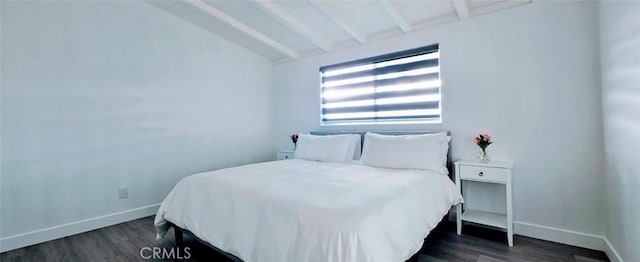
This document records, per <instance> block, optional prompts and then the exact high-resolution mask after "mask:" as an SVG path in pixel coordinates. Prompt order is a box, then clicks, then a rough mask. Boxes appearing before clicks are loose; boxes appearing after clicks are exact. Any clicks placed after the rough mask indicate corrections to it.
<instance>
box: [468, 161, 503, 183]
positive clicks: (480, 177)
mask: <svg viewBox="0 0 640 262" xmlns="http://www.w3.org/2000/svg"><path fill="white" fill-rule="evenodd" d="M460 179H465V180H477V181H489V182H495V183H503V184H504V183H507V170H506V169H504V168H495V167H482V166H464V165H463V166H460Z"/></svg>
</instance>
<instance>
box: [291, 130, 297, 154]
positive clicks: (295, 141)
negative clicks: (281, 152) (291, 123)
mask: <svg viewBox="0 0 640 262" xmlns="http://www.w3.org/2000/svg"><path fill="white" fill-rule="evenodd" d="M289 137H290V138H291V142H293V150H296V145H297V143H298V133H293V134H291V136H289Z"/></svg>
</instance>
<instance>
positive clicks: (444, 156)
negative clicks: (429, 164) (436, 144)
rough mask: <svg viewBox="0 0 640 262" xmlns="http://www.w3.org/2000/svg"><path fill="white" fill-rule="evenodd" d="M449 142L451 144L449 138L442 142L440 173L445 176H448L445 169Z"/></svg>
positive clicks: (447, 170)
mask: <svg viewBox="0 0 640 262" xmlns="http://www.w3.org/2000/svg"><path fill="white" fill-rule="evenodd" d="M449 142H451V136H447V137H446V138H445V139H444V140H443V141H442V152H441V153H442V155H441V159H442V169H441V170H442V173H443V174H445V175H448V174H449V169H447V153H448V152H449Z"/></svg>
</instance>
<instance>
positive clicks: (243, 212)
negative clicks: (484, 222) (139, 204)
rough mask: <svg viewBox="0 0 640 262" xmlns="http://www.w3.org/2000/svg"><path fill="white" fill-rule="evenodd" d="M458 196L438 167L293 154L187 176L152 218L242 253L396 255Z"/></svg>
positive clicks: (413, 247)
mask: <svg viewBox="0 0 640 262" xmlns="http://www.w3.org/2000/svg"><path fill="white" fill-rule="evenodd" d="M461 202H462V197H461V195H460V193H459V191H458V189H457V188H456V187H455V185H454V184H453V182H452V181H451V179H450V177H449V176H447V175H445V174H442V173H441V172H435V171H429V170H417V169H392V168H379V167H372V166H368V165H364V164H362V163H358V162H342V163H332V162H317V161H308V160H301V159H293V160H285V161H273V162H265V163H258V164H250V165H245V166H240V167H233V168H227V169H222V170H216V171H211V172H205V173H200V174H195V175H191V176H188V177H186V178H184V179H182V180H181V181H180V182H179V183H178V184H177V185H176V186H175V187H174V189H173V190H172V191H171V192H170V193H169V195H168V196H167V197H166V198H165V200H164V201H163V203H162V204H161V206H160V208H159V210H158V213H157V215H156V219H155V226H156V229H157V232H158V237H162V236H163V235H164V234H166V232H167V231H168V230H169V228H171V227H173V228H174V230H176V241H177V242H178V241H180V240H181V234H182V232H188V233H189V234H192V235H193V236H195V237H196V238H197V239H198V240H200V241H202V242H204V243H205V244H207V245H209V246H211V247H213V248H215V249H217V250H219V251H221V252H223V253H224V254H227V255H229V256H231V257H233V258H235V259H237V260H241V261H247V262H249V261H278V262H280V261H328V262H343V261H365V262H366V261H372V262H373V261H405V260H407V259H409V258H410V257H411V256H412V255H413V254H415V253H416V252H418V251H419V250H420V248H421V246H422V244H423V241H424V238H425V237H426V236H427V235H428V233H429V232H430V231H431V230H432V229H433V228H435V226H436V225H437V224H438V222H439V221H440V220H441V219H442V218H443V216H445V215H446V214H447V213H448V211H449V209H450V207H451V206H452V205H456V204H458V203H461Z"/></svg>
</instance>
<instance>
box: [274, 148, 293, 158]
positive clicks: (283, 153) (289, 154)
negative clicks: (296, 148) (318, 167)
mask: <svg viewBox="0 0 640 262" xmlns="http://www.w3.org/2000/svg"><path fill="white" fill-rule="evenodd" d="M276 159H278V160H286V159H293V150H278V154H277V156H276Z"/></svg>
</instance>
